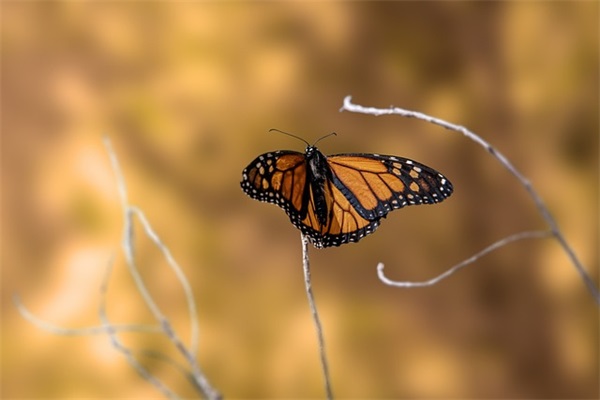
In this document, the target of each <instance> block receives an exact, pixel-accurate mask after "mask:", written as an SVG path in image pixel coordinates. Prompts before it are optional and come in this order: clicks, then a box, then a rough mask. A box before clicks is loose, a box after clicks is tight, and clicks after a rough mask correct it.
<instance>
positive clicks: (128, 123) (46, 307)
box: [1, 1, 599, 398]
mask: <svg viewBox="0 0 600 400" xmlns="http://www.w3.org/2000/svg"><path fill="white" fill-rule="evenodd" d="M1 7H2V10H1V11H2V12H1V26H2V28H1V29H2V35H1V51H2V54H1V55H2V57H1V63H2V65H1V74H2V75H1V96H2V99H1V100H2V166H1V171H2V227H3V230H2V233H3V235H2V378H1V381H2V393H1V395H2V397H10V398H19V397H21V398H23V397H30V398H33V397H37V398H41V397H43V398H82V397H94V398H100V397H104V398H111V397H112V398H147V397H148V396H151V395H156V392H155V391H154V389H153V388H152V387H151V386H150V385H149V384H148V383H147V382H144V381H143V380H141V379H140V378H139V377H138V376H137V374H136V373H135V372H133V371H132V370H131V368H130V367H129V366H128V365H127V364H126V362H125V361H124V360H123V358H122V357H121V356H120V355H119V354H117V353H116V352H115V351H114V350H113V349H112V348H111V347H110V345H109V341H108V339H107V338H106V337H103V336H99V337H91V338H90V337H78V338H68V337H56V336H52V335H49V334H47V333H45V332H41V331H39V330H37V329H35V328H34V327H32V326H31V325H30V324H28V323H27V322H25V321H24V320H23V319H22V318H21V317H20V316H19V315H18V314H17V313H16V311H15V309H14V307H13V305H12V302H11V301H10V297H11V295H12V294H13V293H14V292H19V293H20V294H21V295H22V297H23V299H24V302H25V304H26V305H27V306H28V307H30V308H31V309H32V311H34V312H35V313H36V314H38V315H41V316H44V317H45V318H48V319H49V320H51V321H53V322H55V323H57V324H61V325H63V326H72V327H77V326H87V325H95V324H98V323H99V321H98V317H97V306H98V300H99V297H98V290H99V289H98V288H99V285H100V281H101V277H102V273H103V270H104V267H105V265H106V262H107V260H108V258H109V257H110V255H111V254H113V253H114V252H115V251H116V249H117V248H118V246H119V237H120V234H121V224H122V220H121V211H120V209H119V204H118V201H117V195H116V189H115V185H114V180H113V176H112V174H111V170H110V167H109V164H108V160H107V156H106V154H105V152H104V149H103V147H102V142H101V135H102V134H108V135H109V136H110V137H111V138H112V140H113V142H114V144H115V148H116V151H117V153H118V155H119V157H120V160H121V163H122V166H123V170H124V174H125V178H126V180H127V182H128V185H129V189H130V197H131V200H132V202H133V203H135V204H137V205H139V206H140V207H141V208H142V209H143V210H144V211H145V212H146V213H147V215H148V218H149V219H150V220H151V221H152V222H153V224H154V227H155V229H156V231H157V232H158V233H159V234H160V235H161V237H162V239H163V240H164V241H165V243H166V244H167V245H169V246H170V248H171V250H172V252H173V254H174V255H175V257H176V258H177V259H178V261H179V262H180V264H181V265H182V266H183V267H184V268H185V270H186V272H187V274H188V276H189V277H190V279H191V281H192V284H193V286H194V288H195V291H196V294H197V303H198V309H199V314H200V323H201V338H200V343H201V349H200V354H199V359H200V361H201V363H202V365H203V367H204V370H205V372H206V374H207V375H208V377H209V378H210V379H211V380H212V383H213V384H214V385H215V386H217V387H218V388H219V390H221V391H222V392H223V393H224V395H225V396H226V397H237V398H248V397H318V396H322V394H323V389H322V381H321V376H320V373H319V364H318V355H317V346H316V339H315V335H314V332H313V327H312V323H311V320H310V315H309V311H308V307H307V304H306V298H305V294H304V288H303V280H302V271H301V253H300V237H299V232H298V231H297V230H296V229H294V228H293V227H292V225H291V224H290V223H289V221H288V219H287V217H286V216H285V215H284V213H283V212H282V211H281V210H279V209H278V208H277V207H274V206H272V205H266V204H260V203H258V202H255V201H253V200H251V199H249V198H247V197H246V196H244V194H243V193H242V191H241V190H240V188H239V180H240V178H241V175H240V174H241V170H242V169H243V168H244V167H245V166H246V164H247V163H248V162H249V161H250V160H252V159H253V158H254V157H255V156H256V155H258V154H260V153H263V152H266V151H269V150H275V149H294V150H302V148H303V144H302V143H300V142H298V141H295V140H293V139H291V138H289V137H286V136H283V135H278V134H268V133H267V130H268V129H269V128H273V127H276V128H279V129H283V130H286V131H289V132H293V133H295V134H297V135H301V136H303V137H304V138H305V139H306V140H307V141H309V142H310V141H312V140H314V139H316V138H317V137H320V136H322V135H324V134H326V133H329V132H331V131H336V132H338V133H339V135H338V136H337V137H336V138H329V139H327V140H325V141H323V142H321V143H320V148H321V150H322V151H323V152H324V153H325V154H327V153H339V152H380V153H390V154H396V155H400V156H405V157H410V158H414V159H416V160H419V161H421V162H423V163H425V164H428V165H431V166H432V167H434V168H436V169H439V170H440V171H442V172H443V173H444V174H446V175H447V176H448V177H449V178H450V179H451V180H452V181H453V183H454V185H455V194H454V195H453V196H452V198H450V199H449V200H448V201H446V202H444V203H442V204H440V205H436V206H421V207H411V208H408V209H404V210H401V211H397V212H394V213H392V214H391V215H390V216H389V218H387V219H386V220H385V221H383V223H382V226H381V228H379V230H378V231H377V233H376V234H374V235H372V236H370V237H368V238H365V239H364V240H363V241H361V242H360V243H359V244H350V245H346V246H342V247H341V248H334V249H327V250H322V251H315V250H314V249H312V251H311V262H312V263H311V264H312V270H313V281H314V282H313V286H314V290H315V296H316V300H317V304H318V306H319V307H320V310H321V318H322V321H323V325H324V330H325V338H326V340H327V345H328V348H327V350H328V356H329V362H330V368H331V374H332V379H333V389H334V393H335V394H336V395H337V396H339V397H357V398H360V397H364V398H374V397H387V398H400V397H405V398H409V397H410V398H417V397H429V398H431V397H443V398H559V397H560V398H597V397H598V395H599V393H598V387H599V381H598V376H599V367H598V354H599V349H598V337H599V332H598V326H599V324H598V322H599V321H598V310H597V308H596V306H595V305H594V302H593V300H592V299H591V297H590V296H589V294H588V293H587V291H586V289H585V287H584V285H583V283H582V282H581V281H580V279H579V276H578V275H577V273H576V272H575V270H574V269H573V268H572V266H571V265H569V263H568V260H567V258H566V257H565V255H564V254H562V253H561V250H560V248H559V246H557V245H556V244H555V243H553V242H551V241H539V242H524V243H518V244H514V245H511V246H510V247H508V248H505V249H502V250H500V251H498V252H496V253H494V254H492V255H490V256H487V257H486V258H485V259H483V260H481V261H480V262H478V263H477V264H476V265H474V266H472V267H470V268H469V269H467V270H463V271H461V272H460V273H459V274H458V275H456V276H454V277H452V278H451V279H450V280H448V281H445V282H443V283H441V284H440V285H438V286H436V287H433V288H429V289H423V290H400V289H394V288H388V287H385V286H383V285H382V284H381V282H379V281H378V280H377V278H376V273H375V266H376V264H377V262H380V261H382V262H384V263H385V264H386V272H387V273H388V274H389V275H390V277H392V278H396V279H401V280H405V279H413V280H419V279H427V278H429V277H431V276H433V275H436V274H438V273H440V272H442V271H443V270H445V269H446V268H447V267H449V266H451V265H452V264H454V263H456V262H459V261H460V260H462V259H464V258H466V257H468V256H470V255H471V254H473V253H474V252H476V251H478V250H480V249H481V248H482V247H484V246H486V245H488V244H490V243H492V242H493V241H495V240H497V239H499V238H501V237H503V236H504V235H507V234H510V233H513V232H516V231H518V230H523V229H531V228H534V229H535V228H542V227H543V221H542V219H541V218H540V217H539V215H537V214H536V210H535V207H534V206H533V204H532V203H531V201H530V200H529V199H528V197H527V196H526V194H525V193H524V190H523V189H522V188H521V187H520V186H519V185H518V184H517V183H516V182H515V180H514V179H512V178H511V176H510V175H509V174H508V173H507V172H506V171H504V170H503V169H502V168H501V167H500V166H499V165H498V164H497V163H496V162H495V161H494V160H493V159H492V158H491V157H490V156H489V155H488V154H485V153H484V152H483V151H481V149H480V148H478V147H477V146H475V145H473V144H472V143H470V142H468V141H466V140H465V139H464V138H462V137H460V136H459V135H456V134H453V133H448V132H446V131H443V130H441V129H440V128H438V127H434V126H428V125H427V124H424V123H422V122H418V121H412V120H405V119H401V118H398V117H379V118H375V117H370V116H365V115H355V114H350V113H338V109H339V107H340V106H341V104H342V99H343V98H344V96H346V95H348V94H352V95H353V99H354V101H355V102H357V103H359V104H364V105H373V106H380V107H386V106H388V105H390V104H393V105H398V106H401V107H405V108H408V109H415V110H420V111H423V112H426V113H428V114H431V115H435V116H439V117H441V118H445V119H447V120H449V121H452V122H455V123H459V124H463V125H466V126H468V127H469V128H470V129H472V130H473V131H475V132H477V133H478V134H480V135H481V136H483V137H485V138H486V139H487V140H489V141H490V142H491V143H493V144H494V145H495V146H497V147H498V149H500V150H501V151H502V152H504V153H505V154H506V155H507V156H508V157H509V158H510V159H511V160H512V161H513V162H514V164H515V165H516V166H517V167H518V168H519V169H520V170H521V171H522V172H523V173H524V174H525V175H526V176H527V177H529V178H530V179H531V181H532V183H533V184H534V186H535V187H536V188H537V189H538V190H539V192H540V194H541V195H542V196H543V198H544V199H545V201H546V203H547V205H548V206H549V208H550V210H551V211H552V212H553V214H554V216H555V217H556V218H557V220H558V222H559V224H560V226H561V228H562V229H563V230H564V233H565V235H566V237H567V238H568V240H570V241H571V243H572V245H573V247H574V248H575V250H576V252H577V254H578V255H579V256H580V257H581V260H582V262H583V263H584V264H585V265H586V266H587V267H588V269H589V270H590V272H591V273H592V274H593V276H595V277H596V278H597V277H598V243H599V237H598V200H599V199H598V128H599V127H598V121H599V118H598V109H599V100H598V85H599V82H598V68H599V65H598V48H599V43H598V3H596V2H490V3H488V2H423V3H417V2H398V3H394V2H380V3H370V2H289V3H287V2H286V3H273V2H248V3H245V2H244V3H240V2H223V3H221V2H197V3H196V2H174V3H171V2H100V1H97V2H3V3H2V5H1ZM138 256H139V258H140V266H141V267H142V268H143V270H144V276H145V277H146V278H147V280H148V282H149V285H150V287H151V288H152V292H153V294H154V295H155V296H156V297H157V299H158V300H159V302H160V304H161V306H162V307H163V309H164V310H165V311H166V312H167V314H168V315H169V317H170V318H171V319H172V320H173V322H174V323H175V325H176V327H177V328H178V329H181V330H182V331H183V332H187V331H186V329H187V326H188V325H187V321H186V319H185V318H186V312H185V303H184V302H183V297H182V295H181V289H180V288H179V287H178V286H177V283H176V280H175V279H174V277H173V276H172V274H171V273H169V272H168V271H167V269H166V268H165V265H164V262H163V261H162V259H161V257H160V256H159V254H158V252H157V251H156V250H154V249H153V248H152V246H151V245H150V243H149V241H148V240H144V238H143V237H141V236H140V237H139V239H138ZM115 268H116V272H115V274H114V275H113V277H112V280H111V286H110V290H109V307H108V312H109V317H110V318H111V320H113V321H114V322H136V321H139V322H148V321H150V317H149V314H148V312H147V310H146V308H145V307H144V305H143V304H142V302H141V301H140V300H139V297H138V296H137V295H136V292H135V290H134V288H133V286H132V284H131V281H130V279H129V278H128V277H127V274H126V273H125V272H124V265H123V260H122V258H117V263H116V266H115ZM124 340H125V341H126V342H127V343H128V344H129V345H130V346H132V347H133V348H134V349H136V350H143V349H149V348H152V349H159V350H161V351H164V352H165V353H167V354H171V355H173V354H174V353H173V352H172V350H169V347H168V344H167V343H166V342H165V341H163V340H159V339H157V338H156V337H153V336H151V335H125V336H124ZM147 364H148V365H149V366H150V368H151V369H152V371H153V372H154V373H155V374H157V375H159V376H160V377H162V378H163V379H165V380H166V381H167V382H168V383H169V384H170V385H172V386H173V387H175V388H177V390H178V391H179V392H180V393H182V394H184V395H186V396H193V395H194V392H193V391H192V390H191V388H190V387H189V386H188V385H187V383H186V382H185V381H184V379H182V378H180V377H178V375H177V371H176V370H174V369H173V368H172V367H170V366H168V365H165V364H164V363H161V362H158V361H156V360H147Z"/></svg>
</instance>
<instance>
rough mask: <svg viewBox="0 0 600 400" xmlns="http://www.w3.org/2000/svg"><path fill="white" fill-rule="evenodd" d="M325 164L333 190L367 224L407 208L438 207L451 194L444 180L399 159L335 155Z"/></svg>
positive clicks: (433, 171) (380, 156)
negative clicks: (416, 206)
mask: <svg viewBox="0 0 600 400" xmlns="http://www.w3.org/2000/svg"><path fill="white" fill-rule="evenodd" d="M327 161H328V164H329V166H330V168H331V170H332V172H333V174H332V175H333V178H332V179H333V183H334V185H335V186H336V188H338V189H339V191H340V192H341V193H343V195H344V197H345V198H346V199H347V200H348V201H349V203H350V204H351V205H352V206H353V207H354V208H355V209H356V210H357V212H358V213H359V214H360V215H361V216H362V217H363V218H365V219H367V220H373V219H379V218H382V217H385V216H386V215H387V214H388V213H389V212H390V211H392V210H394V209H397V208H401V207H404V206H408V205H416V204H433V203H439V202H440V201H443V200H444V199H446V198H448V197H449V196H450V195H451V194H452V191H453V187H452V183H451V182H450V181H449V180H448V179H447V178H446V177H445V176H443V175H442V174H440V173H439V172H437V171H436V170H434V169H433V168H430V167H428V166H426V165H424V164H421V163H419V162H416V161H413V160H409V159H407V158H403V157H396V156H386V155H379V154H337V155H332V156H328V157H327Z"/></svg>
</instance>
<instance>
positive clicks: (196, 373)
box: [104, 137, 221, 400]
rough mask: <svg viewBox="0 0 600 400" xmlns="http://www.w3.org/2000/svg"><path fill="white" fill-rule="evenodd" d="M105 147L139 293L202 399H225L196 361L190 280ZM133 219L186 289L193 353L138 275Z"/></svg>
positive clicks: (106, 142) (107, 144)
mask: <svg viewBox="0 0 600 400" xmlns="http://www.w3.org/2000/svg"><path fill="white" fill-rule="evenodd" d="M104 145H105V147H106V151H107V152H108V154H109V157H110V161H111V165H112V168H113V172H114V174H115V179H116V180H117V186H118V190H119V197H120V200H121V206H122V208H123V214H124V229H123V230H124V234H123V242H122V247H123V252H124V253H125V258H126V260H127V266H128V269H129V272H130V274H131V276H132V277H133V279H134V281H135V284H136V286H137V289H138V291H139V292H140V294H141V295H142V298H143V299H144V302H145V304H146V305H147V306H148V308H149V309H150V311H151V313H152V315H153V316H154V318H155V319H156V320H157V321H158V322H159V324H160V326H161V328H162V330H163V332H164V333H165V335H166V336H167V337H168V338H169V339H170V340H171V342H172V343H173V344H174V345H175V347H176V348H177V350H178V351H179V352H180V353H181V354H182V355H183V356H184V357H185V359H186V361H187V362H188V363H189V365H190V367H191V369H192V370H191V375H192V377H193V379H194V383H195V384H196V386H197V387H198V388H199V389H200V391H201V392H202V395H203V396H204V397H206V398H207V399H211V400H212V399H220V398H221V395H220V393H219V392H218V391H217V390H215V389H214V388H213V387H212V385H210V383H209V381H208V379H207V378H206V376H205V375H204V373H203V372H202V370H201V368H200V366H199V364H198V362H197V360H196V357H195V353H196V351H197V340H198V338H197V336H198V335H197V332H198V327H197V319H196V318H197V317H196V308H195V304H194V297H193V294H192V290H191V287H190V285H189V283H188V280H187V278H186V277H185V275H184V273H183V271H182V270H181V268H180V267H179V265H178V264H177V262H176V261H175V260H174V259H173V257H172V256H171V252H170V250H169V249H168V248H167V247H166V246H165V245H164V244H163V243H162V241H161V240H160V238H159V237H158V235H156V233H155V232H154V230H153V229H152V227H151V226H150V223H149V222H148V220H147V219H146V217H145V216H144V214H143V212H142V211H141V210H140V209H138V208H137V207H133V206H131V205H129V202H128V200H127V188H126V185H125V180H124V179H123V174H122V173H121V169H120V167H119V162H118V160H117V157H116V155H115V153H114V151H113V149H112V145H111V143H110V139H108V137H104ZM133 215H137V216H138V218H139V219H140V222H141V223H142V226H143V227H144V231H145V232H146V234H147V235H148V236H149V237H150V238H151V239H152V240H153V241H154V243H155V244H156V245H157V247H158V248H159V249H160V251H161V252H162V253H163V255H164V256H165V258H166V259H167V262H168V264H169V266H170V267H171V268H172V269H173V271H174V272H175V274H176V276H177V278H178V279H179V281H180V282H181V284H182V287H183V288H184V292H185V295H186V300H187V303H188V309H189V313H190V321H191V325H192V339H191V340H192V344H191V348H192V350H190V349H188V348H187V346H186V345H185V344H184V343H183V341H182V340H181V339H180V338H179V335H177V333H176V332H175V331H174V330H173V328H172V326H171V323H170V322H169V320H168V319H167V318H166V317H165V316H164V314H163V313H162V312H161V311H160V309H159V307H158V306H157V304H156V302H155V301H154V299H153V298H152V296H151V294H150V292H149V291H148V289H147V288H146V285H145V283H144V281H143V280H142V278H141V276H140V274H139V271H138V268H137V266H136V262H135V253H134V246H133V237H134V231H133Z"/></svg>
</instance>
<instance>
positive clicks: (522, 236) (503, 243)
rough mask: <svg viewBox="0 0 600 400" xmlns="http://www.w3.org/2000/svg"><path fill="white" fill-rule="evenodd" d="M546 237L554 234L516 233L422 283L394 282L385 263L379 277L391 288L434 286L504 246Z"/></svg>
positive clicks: (381, 267) (545, 232)
mask: <svg viewBox="0 0 600 400" xmlns="http://www.w3.org/2000/svg"><path fill="white" fill-rule="evenodd" d="M545 237H546V238H547V237H552V232H550V231H526V232H519V233H515V234H514V235H510V236H507V237H505V238H503V239H500V240H498V241H496V242H494V243H492V244H491V245H489V246H488V247H486V248H485V249H483V250H481V251H480V252H479V253H477V254H474V255H472V256H471V257H469V258H467V259H466V260H464V261H462V262H460V263H458V264H456V265H454V266H453V267H451V268H449V269H448V270H446V271H445V272H443V273H442V274H440V275H438V276H436V277H434V278H431V279H429V280H426V281H422V282H409V281H406V282H402V281H393V280H391V279H389V278H388V277H386V276H385V274H384V273H383V268H384V265H383V263H379V264H377V275H378V276H379V279H380V280H381V281H382V282H383V283H385V284H386V285H389V286H395V287H402V288H417V287H427V286H433V285H435V284H436V283H438V282H440V281H442V280H444V279H446V278H448V277H449V276H450V275H453V274H454V273H455V272H457V271H458V270H459V269H461V268H463V267H466V266H467V265H469V264H472V263H474V262H475V261H477V260H479V259H480V258H481V257H483V256H484V255H486V254H488V253H490V252H492V251H494V250H496V249H498V248H500V247H502V246H506V245H507V244H509V243H512V242H516V241H518V240H523V239H540V238H545Z"/></svg>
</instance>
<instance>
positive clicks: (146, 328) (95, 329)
mask: <svg viewBox="0 0 600 400" xmlns="http://www.w3.org/2000/svg"><path fill="white" fill-rule="evenodd" d="M13 302H14V304H15V307H16V308H17V311H19V314H21V316H22V317H23V318H25V319H26V320H27V321H29V322H30V323H31V324H33V325H35V326H37V327H38V328H40V329H42V330H44V331H46V332H50V333H52V334H54V335H62V336H89V335H104V334H106V333H107V331H106V328H105V327H104V326H89V327H85V328H63V327H61V326H58V325H54V324H52V323H50V322H48V321H44V320H43V319H41V318H39V317H38V316H36V315H35V314H33V313H32V312H31V311H29V309H28V308H27V307H25V305H24V304H23V302H22V301H21V297H20V296H19V295H18V294H15V295H14V296H13ZM112 329H113V330H114V331H116V332H142V333H161V332H162V330H161V329H160V327H158V326H151V325H135V324H118V325H112Z"/></svg>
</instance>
